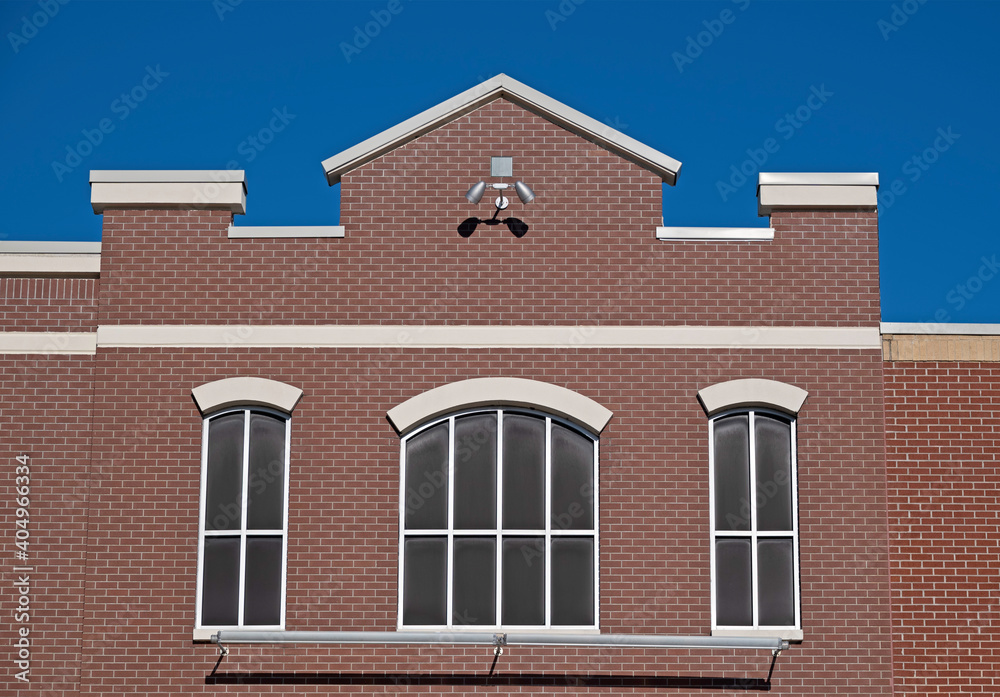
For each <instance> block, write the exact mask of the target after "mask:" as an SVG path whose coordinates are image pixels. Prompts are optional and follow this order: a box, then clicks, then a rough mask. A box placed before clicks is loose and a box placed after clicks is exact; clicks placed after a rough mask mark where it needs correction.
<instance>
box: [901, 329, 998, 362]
mask: <svg viewBox="0 0 1000 697" xmlns="http://www.w3.org/2000/svg"><path fill="white" fill-rule="evenodd" d="M882 356H883V357H884V358H885V360H887V361H980V362H987V363H998V362H1000V336H963V335H958V334H946V335H940V334H883V335H882Z"/></svg>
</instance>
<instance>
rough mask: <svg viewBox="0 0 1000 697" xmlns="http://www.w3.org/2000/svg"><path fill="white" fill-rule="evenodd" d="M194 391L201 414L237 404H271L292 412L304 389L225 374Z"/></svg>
mask: <svg viewBox="0 0 1000 697" xmlns="http://www.w3.org/2000/svg"><path fill="white" fill-rule="evenodd" d="M191 395H192V396H193V397H194V401H195V404H197V405H198V410H199V411H201V413H202V414H208V413H210V412H213V411H218V410H220V409H225V408H227V407H235V406H256V407H270V408H272V409H277V410H278V411H283V412H285V413H286V414H291V413H292V409H294V408H295V405H296V404H298V402H299V399H301V398H302V390H300V389H299V388H298V387H293V386H292V385H287V384H285V383H283V382H278V381H277V380H268V379H266V378H225V379H223V380H214V381H212V382H206V383H205V384H204V385H199V386H198V387H196V388H194V389H193V390H191Z"/></svg>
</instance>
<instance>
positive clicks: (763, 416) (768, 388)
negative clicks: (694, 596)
mask: <svg viewBox="0 0 1000 697" xmlns="http://www.w3.org/2000/svg"><path fill="white" fill-rule="evenodd" d="M806 396H807V393H806V392H805V391H804V390H801V389H799V388H797V387H795V386H793V385H786V384H784V383H779V382H775V381H773V380H756V379H755V380H734V381H730V382H728V383H720V384H718V385H713V386H711V387H708V388H705V389H704V390H702V391H701V392H700V393H699V395H698V397H699V399H700V400H701V402H702V405H703V406H704V407H705V409H706V411H707V412H709V416H710V419H709V488H710V492H711V493H710V517H711V531H712V555H711V557H712V561H711V574H712V631H713V633H714V634H726V633H738V634H745V633H746V632H747V631H748V630H752V631H757V632H762V633H763V632H766V633H773V634H775V635H778V636H781V637H783V638H786V639H801V636H800V633H801V630H800V628H801V619H800V614H801V613H800V606H801V602H800V596H799V535H798V530H799V524H798V494H797V491H798V483H797V467H796V459H797V454H796V416H797V413H798V410H799V409H800V408H801V407H802V404H803V402H804V401H805V399H806Z"/></svg>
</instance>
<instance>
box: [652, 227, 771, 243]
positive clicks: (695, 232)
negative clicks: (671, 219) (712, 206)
mask: <svg viewBox="0 0 1000 697" xmlns="http://www.w3.org/2000/svg"><path fill="white" fill-rule="evenodd" d="M656 239H658V240H697V241H705V242H708V241H713V240H714V241H726V242H741V241H745V242H758V241H761V240H773V239H774V228H773V227H658V228H656Z"/></svg>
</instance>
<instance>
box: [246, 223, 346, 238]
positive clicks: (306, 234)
mask: <svg viewBox="0 0 1000 697" xmlns="http://www.w3.org/2000/svg"><path fill="white" fill-rule="evenodd" d="M343 236H344V226H343V225H284V226H267V225H257V226H249V227H236V226H235V225H230V226H229V239H231V240H234V239H296V238H313V237H343Z"/></svg>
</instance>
